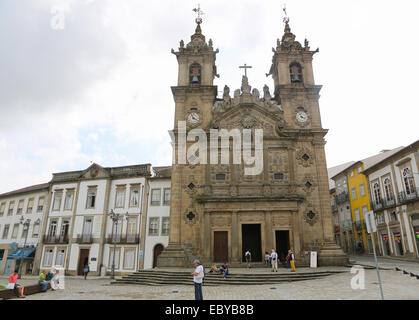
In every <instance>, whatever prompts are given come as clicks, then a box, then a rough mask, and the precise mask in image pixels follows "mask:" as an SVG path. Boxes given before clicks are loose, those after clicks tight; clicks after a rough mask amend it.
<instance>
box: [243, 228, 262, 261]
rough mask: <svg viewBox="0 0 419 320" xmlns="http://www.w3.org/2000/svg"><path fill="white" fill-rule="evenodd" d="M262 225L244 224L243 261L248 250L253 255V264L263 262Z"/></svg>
mask: <svg viewBox="0 0 419 320" xmlns="http://www.w3.org/2000/svg"><path fill="white" fill-rule="evenodd" d="M260 229H261V226H260V224H242V261H243V262H245V261H246V258H245V256H244V254H245V253H246V251H247V250H249V251H250V253H251V254H252V262H262V240H261V232H260Z"/></svg>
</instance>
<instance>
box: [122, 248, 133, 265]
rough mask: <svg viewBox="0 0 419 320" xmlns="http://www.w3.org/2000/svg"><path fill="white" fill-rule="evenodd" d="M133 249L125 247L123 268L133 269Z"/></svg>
mask: <svg viewBox="0 0 419 320" xmlns="http://www.w3.org/2000/svg"><path fill="white" fill-rule="evenodd" d="M134 265H135V249H125V251H124V269H134Z"/></svg>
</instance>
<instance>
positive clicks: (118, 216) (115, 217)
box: [109, 209, 128, 279]
mask: <svg viewBox="0 0 419 320" xmlns="http://www.w3.org/2000/svg"><path fill="white" fill-rule="evenodd" d="M109 214H110V216H109V217H110V218H111V220H112V222H113V223H114V225H115V228H116V230H115V234H114V236H113V259H112V269H111V279H115V252H116V237H117V236H118V223H119V219H122V218H123V216H125V219H128V212H127V213H126V214H124V215H123V214H120V213H115V212H114V211H113V209H111V212H110V213H109Z"/></svg>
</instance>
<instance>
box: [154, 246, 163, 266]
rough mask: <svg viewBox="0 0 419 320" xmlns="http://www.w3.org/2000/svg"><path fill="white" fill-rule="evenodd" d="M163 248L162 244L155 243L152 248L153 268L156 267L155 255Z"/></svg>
mask: <svg viewBox="0 0 419 320" xmlns="http://www.w3.org/2000/svg"><path fill="white" fill-rule="evenodd" d="M163 250H164V247H163V245H161V244H156V245H155V246H154V249H153V268H155V267H157V257H158V256H159V255H160V254H161V253H162V251H163Z"/></svg>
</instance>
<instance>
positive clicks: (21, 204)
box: [16, 200, 24, 214]
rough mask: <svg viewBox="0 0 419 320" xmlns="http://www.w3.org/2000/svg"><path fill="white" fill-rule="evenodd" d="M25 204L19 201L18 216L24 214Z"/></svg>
mask: <svg viewBox="0 0 419 320" xmlns="http://www.w3.org/2000/svg"><path fill="white" fill-rule="evenodd" d="M23 203H24V200H19V202H18V204H17V212H16V214H22V213H23Z"/></svg>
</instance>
